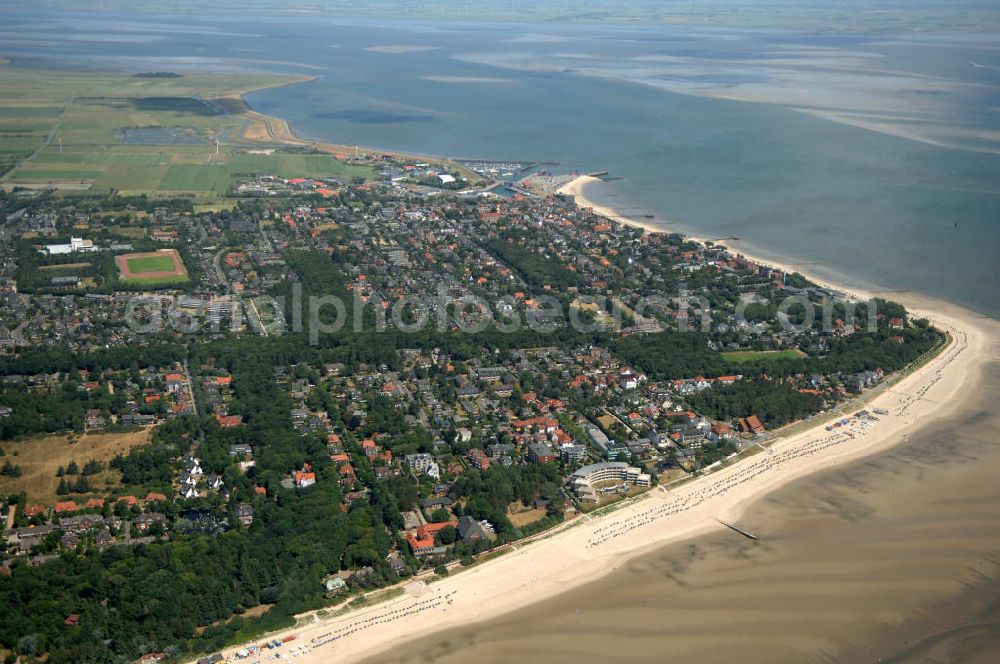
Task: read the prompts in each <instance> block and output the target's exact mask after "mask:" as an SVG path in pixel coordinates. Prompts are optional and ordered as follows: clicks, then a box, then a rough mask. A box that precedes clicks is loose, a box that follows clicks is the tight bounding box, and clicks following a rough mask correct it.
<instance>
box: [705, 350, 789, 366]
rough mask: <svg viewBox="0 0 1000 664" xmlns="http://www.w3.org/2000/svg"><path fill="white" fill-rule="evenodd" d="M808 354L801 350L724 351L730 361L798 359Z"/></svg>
mask: <svg viewBox="0 0 1000 664" xmlns="http://www.w3.org/2000/svg"><path fill="white" fill-rule="evenodd" d="M805 356H806V354H805V353H803V352H802V351H800V350H795V349H788V350H736V351H731V352H728V353H723V354H722V357H724V358H726V359H727V360H729V361H730V362H737V363H739V362H753V361H754V360H798V359H801V358H803V357H805Z"/></svg>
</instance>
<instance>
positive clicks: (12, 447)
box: [0, 429, 152, 505]
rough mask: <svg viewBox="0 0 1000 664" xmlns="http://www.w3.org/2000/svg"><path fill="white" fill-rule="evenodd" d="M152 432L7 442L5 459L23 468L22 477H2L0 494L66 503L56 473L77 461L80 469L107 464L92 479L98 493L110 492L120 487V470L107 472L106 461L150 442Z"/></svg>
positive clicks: (61, 435)
mask: <svg viewBox="0 0 1000 664" xmlns="http://www.w3.org/2000/svg"><path fill="white" fill-rule="evenodd" d="M151 435H152V430H150V429H143V430H141V431H132V432H127V433H88V434H57V435H50V436H40V437H37V438H29V439H26V440H21V441H4V442H3V443H2V444H0V448H2V449H3V451H4V453H5V454H6V456H4V457H3V458H4V459H7V460H10V462H11V463H13V464H17V465H18V466H20V467H21V473H22V474H21V476H20V477H0V493H3V494H5V495H10V494H17V493H21V492H24V493H26V494H27V495H28V499H29V501H31V502H40V503H44V504H46V505H53V504H55V502H56V501H57V500H63V499H65V498H63V497H62V496H58V495H57V494H56V488H57V487H58V486H59V478H58V477H56V471H57V470H58V469H59V467H60V466H62V467H63V468H65V467H66V466H67V465H69V462H70V461H76V463H77V465H79V466H80V467H81V468H82V467H83V464H85V463H86V462H87V461H89V460H90V459H97V460H98V461H100V462H101V463H103V464H105V469H104V470H103V471H102V472H100V473H99V474H97V475H93V476H90V477H89V478H88V479H89V480H90V484H91V486H92V487H93V489H94V492H95V493H99V494H102V493H107V492H108V491H110V490H114V489H115V488H117V487H118V486H119V484H120V477H119V474H118V472H117V471H115V470H108V469H107V467H106V466H107V462H108V461H110V460H111V459H113V458H114V457H115V455H117V454H127V453H128V451H129V450H130V449H132V448H133V447H136V446H139V445H142V444H144V443H146V442H148V441H149V438H150V436H151Z"/></svg>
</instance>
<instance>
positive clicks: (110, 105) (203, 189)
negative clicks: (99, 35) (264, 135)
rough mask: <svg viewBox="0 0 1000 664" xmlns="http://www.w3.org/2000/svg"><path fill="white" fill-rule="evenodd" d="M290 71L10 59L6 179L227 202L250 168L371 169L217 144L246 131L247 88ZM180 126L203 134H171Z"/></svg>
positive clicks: (1, 80) (330, 172)
mask: <svg viewBox="0 0 1000 664" xmlns="http://www.w3.org/2000/svg"><path fill="white" fill-rule="evenodd" d="M290 80H292V79H290V78H289V77H283V76H276V75H237V74H233V75H226V76H217V75H201V74H198V75H184V76H180V77H176V78H136V77H134V76H131V75H129V74H128V73H101V72H59V71H44V70H28V69H13V68H10V67H7V66H4V65H3V64H2V62H0V178H2V180H0V184H2V185H4V186H6V187H7V188H10V187H15V186H19V185H21V186H36V187H37V186H52V187H55V188H57V189H58V188H60V187H62V188H64V189H70V190H76V189H80V188H81V187H82V188H88V189H90V190H92V191H95V192H99V193H111V192H119V193H122V194H126V195H132V194H152V195H154V196H155V195H160V196H163V197H171V196H175V195H177V194H178V193H184V194H190V195H193V196H195V197H196V198H197V199H198V200H199V201H200V202H204V203H210V204H217V203H219V202H221V200H222V199H223V197H224V196H225V195H226V194H227V192H228V191H229V190H230V189H231V187H232V186H233V185H234V184H235V183H236V182H237V181H238V180H239V178H240V177H242V176H243V175H246V174H249V173H259V174H270V175H276V176H279V177H287V178H293V177H325V176H326V177H342V178H353V177H361V178H371V177H372V176H373V170H372V169H371V168H367V167H359V166H351V165H347V164H344V163H342V162H340V161H337V160H336V159H335V158H333V157H332V156H331V155H327V154H307V153H306V152H305V150H304V149H303V148H301V147H294V146H292V147H288V148H284V147H280V146H272V147H271V149H273V150H275V152H274V153H273V154H250V153H248V152H247V148H251V147H259V144H258V143H256V142H254V141H250V142H249V143H245V142H242V141H241V139H238V138H236V139H227V140H226V142H227V143H231V144H228V145H221V146H220V149H219V153H218V154H216V146H215V144H214V138H213V137H215V136H227V137H232V136H240V135H241V134H240V131H241V130H242V129H244V128H245V126H246V124H247V122H248V120H246V119H245V117H243V116H241V113H242V112H243V110H244V107H243V106H242V104H240V103H239V101H238V95H239V94H240V93H242V92H244V91H246V90H251V89H256V88H260V87H264V86H268V85H274V84H281V83H287V82H289V81H290ZM205 100H207V101H205ZM249 122H260V121H259V120H254V119H251V120H249ZM158 128H162V129H163V130H164V131H163V132H162V134H158V133H157V132H156V130H157V129H158ZM139 129H141V130H143V132H145V133H144V134H143V136H145V137H149V136H151V137H152V139H149V141H150V142H135V141H133V142H128V141H127V137H128V136H129V131H128V130H139ZM178 133H179V134H182V135H183V136H186V137H189V138H194V139H195V140H196V141H200V142H195V143H176V142H171V139H170V136H171V135H177V134H178ZM132 135H134V132H133V134H132ZM161 137H162V138H161Z"/></svg>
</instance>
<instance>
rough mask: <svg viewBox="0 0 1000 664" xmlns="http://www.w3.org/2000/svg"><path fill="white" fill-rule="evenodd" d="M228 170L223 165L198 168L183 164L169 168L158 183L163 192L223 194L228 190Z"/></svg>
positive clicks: (197, 166)
mask: <svg viewBox="0 0 1000 664" xmlns="http://www.w3.org/2000/svg"><path fill="white" fill-rule="evenodd" d="M229 181H230V176H229V169H228V168H226V167H225V166H224V165H221V164H220V165H216V166H200V165H195V164H184V165H178V166H171V167H170V168H168V169H167V174H166V175H164V176H163V179H162V180H161V181H160V186H159V188H160V189H161V190H163V191H195V192H211V193H216V194H224V193H226V190H228V189H229Z"/></svg>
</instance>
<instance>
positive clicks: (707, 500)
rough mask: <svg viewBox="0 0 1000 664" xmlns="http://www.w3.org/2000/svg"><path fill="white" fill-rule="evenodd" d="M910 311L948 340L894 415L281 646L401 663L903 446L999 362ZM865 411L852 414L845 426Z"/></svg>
mask: <svg viewBox="0 0 1000 664" xmlns="http://www.w3.org/2000/svg"><path fill="white" fill-rule="evenodd" d="M569 191H572V190H569ZM578 202H579V203H580V204H581V205H587V201H586V200H583V199H578ZM597 211H598V212H605V213H607V214H608V216H615V215H614V214H613V211H607V210H597ZM650 230H659V229H650ZM909 299H911V301H910V302H908V303H907V304H908V305H909V306H910V307H911V310H912V311H913V314H914V315H916V316H926V317H927V318H929V319H930V320H932V321H933V323H934V324H935V325H937V326H938V327H939V328H941V329H943V330H945V331H946V332H948V334H949V341H948V343H947V346H946V347H945V348H944V349H943V350H942V351H941V352H940V353H939V354H938V355H936V356H935V357H934V358H932V359H930V360H929V361H927V362H926V363H925V364H923V365H922V366H919V367H917V368H916V369H914V370H912V371H911V372H910V373H909V374H907V375H905V376H902V377H901V379H899V380H898V382H896V383H895V384H894V385H892V387H891V388H889V389H884V390H880V391H877V392H875V393H873V394H874V397H873V398H872V399H871V404H870V406H871V407H872V408H878V409H880V410H884V411H888V414H887V415H882V416H876V417H877V419H863V418H852V420H851V424H850V425H849V426H846V427H843V428H838V429H836V430H835V431H832V432H831V431H828V430H827V429H826V427H825V425H826V423H827V422H826V420H823V421H817V422H816V423H815V424H814V425H812V426H809V427H807V428H805V430H796V431H795V433H794V434H792V435H789V436H787V437H784V438H780V439H778V440H776V441H775V442H774V443H773V445H771V446H770V447H769V449H768V451H760V452H759V453H757V454H755V455H752V456H749V457H748V458H743V459H741V460H739V462H737V463H734V464H732V465H730V466H728V467H726V468H723V469H721V470H718V471H717V472H714V473H710V474H708V475H706V476H704V477H701V478H699V479H697V480H694V481H692V482H688V483H686V484H683V485H680V486H676V487H674V488H671V489H669V490H667V489H665V488H660V489H654V490H653V491H651V492H650V493H648V494H646V495H645V496H643V497H642V498H641V499H639V500H636V501H634V502H633V503H631V504H628V505H625V506H622V507H620V508H619V509H617V510H615V511H613V512H611V513H609V514H606V515H603V516H584V517H581V518H578V519H576V520H574V521H572V522H570V523H568V524H566V525H564V526H562V527H561V528H559V529H557V530H556V531H555V532H554V533H553V534H550V535H549V536H547V537H543V538H541V539H539V540H537V541H534V542H531V543H527V544H521V545H518V546H516V547H515V548H514V549H513V550H511V551H509V552H507V553H506V554H505V555H503V556H501V557H499V558H498V559H496V560H492V561H490V562H487V563H484V564H482V565H479V566H476V567H474V568H472V569H470V570H466V571H463V572H461V573H458V574H453V575H452V576H449V577H446V578H443V579H437V580H434V581H431V582H430V583H427V584H424V583H419V582H418V583H415V584H411V585H409V586H407V590H406V593H405V594H403V595H401V596H398V597H396V598H395V599H393V600H390V601H388V602H385V603H383V604H380V605H376V606H373V607H371V608H367V609H364V610H361V611H356V612H351V613H347V614H345V615H342V616H338V617H334V618H326V619H323V618H320V617H318V616H313V617H311V619H309V620H303V621H302V622H301V623H300V626H299V627H297V628H295V629H294V630H290V631H284V632H282V633H281V635H288V634H296V635H297V637H298V640H297V641H296V643H297V644H298V647H299V648H301V649H302V650H303V654H301V655H300V656H299V660H300V661H305V662H326V661H331V660H336V661H341V662H354V661H360V660H362V659H365V658H368V657H372V656H373V655H377V654H379V653H389V652H390V651H391V655H392V656H393V657H395V656H396V655H399V654H401V653H402V652H405V651H406V649H402V650H400V649H398V648H397V646H399V645H400V644H402V643H404V642H406V641H410V640H413V639H418V638H422V637H429V639H428V640H433V636H432V635H433V634H434V633H435V632H439V631H441V630H447V629H450V628H456V627H459V626H463V625H469V624H470V623H477V622H482V621H487V620H490V619H494V618H498V617H500V616H503V615H504V614H511V613H512V612H515V611H518V610H521V609H524V608H525V607H528V606H530V605H532V604H535V603H538V602H541V601H543V600H546V599H549V598H553V597H556V596H558V595H560V594H562V593H566V592H568V591H571V590H573V589H578V588H581V587H585V586H587V585H589V584H594V583H596V582H597V581H598V580H599V579H601V578H602V577H605V576H606V575H608V574H611V573H612V572H615V571H616V570H621V569H623V568H625V567H626V566H628V565H629V564H630V562H631V561H633V560H635V559H636V558H637V557H639V556H642V555H644V554H648V553H649V552H651V551H653V550H656V549H659V548H661V547H664V546H666V545H670V544H677V543H679V542H684V541H686V540H690V539H691V538H694V537H696V536H699V535H705V534H712V533H720V532H725V531H724V528H725V527H724V526H722V525H720V523H719V520H720V519H721V520H727V521H731V522H733V521H738V520H739V519H740V518H741V515H743V514H744V512H745V511H746V510H747V509H748V508H749V507H750V506H751V505H753V504H754V502H755V501H757V500H759V499H760V498H762V497H763V496H766V495H767V494H769V493H770V492H773V491H775V490H776V489H778V488H780V487H782V486H785V485H787V484H789V483H791V482H794V481H795V480H798V479H801V478H803V477H807V476H810V475H813V474H816V473H820V472H822V471H825V470H828V469H831V468H835V467H837V466H839V465H841V464H845V463H847V462H850V461H855V460H858V459H862V458H865V457H869V456H871V455H874V454H877V453H879V452H883V451H885V450H887V449H890V448H892V447H893V446H896V445H899V444H900V443H903V442H904V441H905V440H906V439H907V438H908V437H909V436H910V435H912V434H914V433H915V432H917V431H918V430H919V429H920V428H923V427H927V426H929V425H931V424H933V423H934V422H937V421H941V420H942V419H944V418H947V417H950V416H952V415H953V414H954V412H955V409H956V408H957V407H958V406H957V404H958V403H959V401H958V400H957V399H956V397H958V396H959V395H961V394H963V393H968V392H970V391H975V390H976V389H977V385H978V383H979V381H980V380H981V379H982V376H981V369H982V367H983V365H984V364H985V363H987V362H990V361H991V360H993V359H994V358H995V354H996V348H995V339H996V338H997V336H998V335H997V327H996V324H995V322H993V321H992V320H988V319H982V318H977V317H976V316H975V315H972V314H968V313H966V312H963V311H962V310H958V309H952V308H949V307H947V306H946V305H943V304H937V303H930V302H920V301H916V300H914V299H913V298H909ZM921 305H923V306H921ZM859 407H860V403H855V404H851V405H850V407H848V408H845V409H844V413H843V414H844V416H845V417H849V416H851V415H852V414H853V412H854V411H855V410H857V409H858V408H859Z"/></svg>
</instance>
